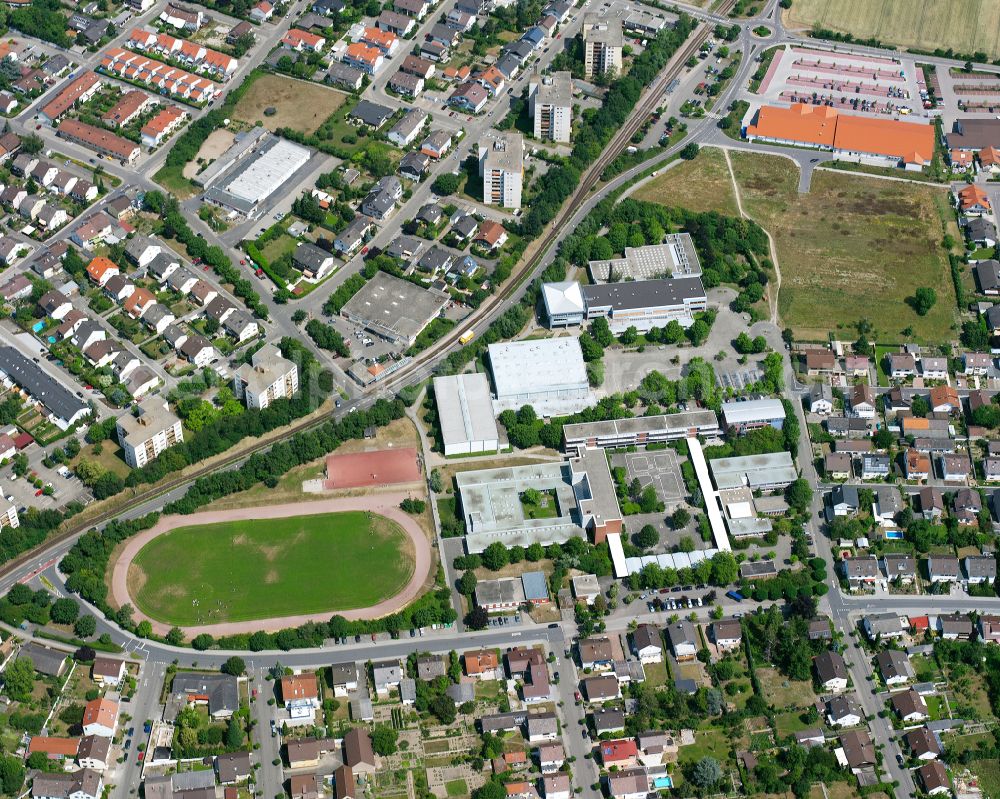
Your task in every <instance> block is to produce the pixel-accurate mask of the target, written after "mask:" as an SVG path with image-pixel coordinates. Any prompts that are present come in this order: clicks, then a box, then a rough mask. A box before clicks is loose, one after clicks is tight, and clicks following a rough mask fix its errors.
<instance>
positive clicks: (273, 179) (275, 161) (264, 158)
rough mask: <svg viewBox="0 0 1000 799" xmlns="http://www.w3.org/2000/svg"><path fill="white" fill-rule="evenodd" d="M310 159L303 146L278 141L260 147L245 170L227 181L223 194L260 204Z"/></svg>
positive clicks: (249, 160) (281, 140)
mask: <svg viewBox="0 0 1000 799" xmlns="http://www.w3.org/2000/svg"><path fill="white" fill-rule="evenodd" d="M309 157H310V153H309V150H307V149H306V148H305V147H301V146H299V145H298V144H294V143H293V142H290V141H287V140H285V139H277V141H276V142H275V143H274V144H273V145H271V146H270V147H267V148H266V149H264V148H261V150H260V151H259V152H258V153H255V154H254V155H252V156H250V158H249V159H248V165H247V167H246V168H245V169H243V170H242V171H240V172H239V173H238V174H237V175H235V176H234V177H233V179H232V180H230V181H229V183H228V184H227V185H226V187H225V188H226V191H228V192H229V193H230V194H232V195H233V196H234V197H239V198H240V199H241V200H247V201H249V202H255V203H256V202H260V200H263V199H264V198H266V197H268V196H270V195H271V194H272V193H273V192H275V191H276V190H277V189H278V188H279V187H280V186H281V184H282V183H284V182H285V181H286V180H288V178H290V177H291V176H292V174H293V173H294V172H296V171H297V170H298V169H299V168H300V167H301V166H302V165H303V164H305V163H306V161H308V160H309Z"/></svg>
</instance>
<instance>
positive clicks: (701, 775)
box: [691, 755, 722, 791]
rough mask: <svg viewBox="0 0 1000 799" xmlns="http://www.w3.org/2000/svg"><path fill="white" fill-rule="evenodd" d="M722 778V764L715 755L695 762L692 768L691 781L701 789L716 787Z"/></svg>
mask: <svg viewBox="0 0 1000 799" xmlns="http://www.w3.org/2000/svg"><path fill="white" fill-rule="evenodd" d="M721 779H722V766H720V765H719V761H718V760H716V759H715V758H714V757H708V756H707V755H706V756H705V757H703V758H702V759H701V760H699V761H698V762H697V763H695V764H694V768H692V769H691V781H692V782H693V783H694V784H695V785H697V786H698V787H699V788H701V790H703V791H707V790H708V789H709V788H714V787H715V786H716V785H718V784H719V780H721Z"/></svg>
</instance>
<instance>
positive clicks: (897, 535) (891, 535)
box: [885, 530, 903, 541]
mask: <svg viewBox="0 0 1000 799" xmlns="http://www.w3.org/2000/svg"><path fill="white" fill-rule="evenodd" d="M885 537H886V538H887V539H888V540H890V541H902V540H903V531H902V530H886V531H885Z"/></svg>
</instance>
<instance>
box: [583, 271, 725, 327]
mask: <svg viewBox="0 0 1000 799" xmlns="http://www.w3.org/2000/svg"><path fill="white" fill-rule="evenodd" d="M583 298H584V301H585V303H586V305H587V319H597V318H598V317H604V318H606V319H607V320H608V325H609V326H610V327H611V332H613V333H622V332H624V331H625V330H627V329H628V328H630V327H634V328H636V330H638V331H639V332H640V333H646V332H648V331H649V330H651V329H652V328H654V327H665V326H666V325H667V324H669V323H670V322H678V323H679V324H680V325H681V326H682V327H690V326H691V325H692V324H694V316H695V314H696V313H698V312H700V311H704V310H706V309H707V308H708V295H707V294H706V293H705V286H704V284H702V282H701V278H700V277H678V278H673V279H670V280H630V281H627V282H625V283H604V284H601V285H596V286H595V285H591V286H584V287H583Z"/></svg>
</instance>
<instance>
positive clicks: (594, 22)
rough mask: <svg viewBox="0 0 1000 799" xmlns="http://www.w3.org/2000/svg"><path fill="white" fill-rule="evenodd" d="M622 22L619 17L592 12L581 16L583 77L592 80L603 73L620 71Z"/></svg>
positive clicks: (622, 41) (622, 39)
mask: <svg viewBox="0 0 1000 799" xmlns="http://www.w3.org/2000/svg"><path fill="white" fill-rule="evenodd" d="M623 44H624V35H623V33H622V21H621V18H620V17H612V16H610V15H609V16H602V15H600V14H597V13H594V12H588V13H586V14H584V15H583V75H584V77H585V78H588V79H590V78H593V77H594V76H595V75H603V74H604V73H605V72H613V73H614V74H616V75H620V74H621V71H622V45H623Z"/></svg>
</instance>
